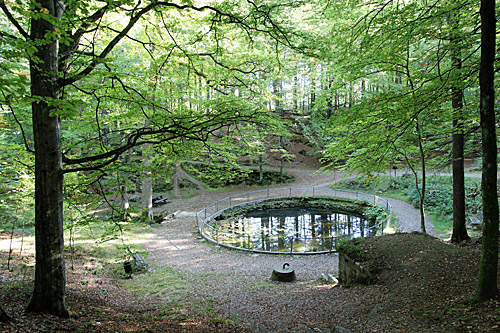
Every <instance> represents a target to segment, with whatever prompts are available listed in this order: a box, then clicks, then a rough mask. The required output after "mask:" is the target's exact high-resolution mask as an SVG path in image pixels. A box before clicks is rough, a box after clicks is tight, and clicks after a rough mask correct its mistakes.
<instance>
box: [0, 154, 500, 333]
mask: <svg viewBox="0 0 500 333" xmlns="http://www.w3.org/2000/svg"><path fill="white" fill-rule="evenodd" d="M297 166H298V167H300V169H299V168H298V167H297V168H296V169H290V170H288V171H289V172H293V174H294V175H295V176H296V182H295V183H294V184H293V185H294V186H306V185H307V186H321V185H324V184H327V183H331V182H333V181H335V180H337V179H338V178H340V175H339V174H329V175H324V174H323V175H317V176H315V177H311V173H312V170H313V169H307V168H306V166H305V165H303V164H301V163H298V165H297ZM288 186H289V185H288ZM252 189H253V188H247V187H239V188H231V189H226V190H224V191H217V192H205V191H203V193H200V195H198V196H195V197H193V198H190V199H173V200H171V202H170V203H168V204H166V205H164V206H162V207H160V208H157V210H158V211H164V212H167V211H168V213H170V214H172V215H171V218H170V219H168V220H166V221H165V222H164V223H163V224H161V225H157V226H155V227H153V230H152V232H150V233H149V234H148V235H144V239H143V240H142V241H143V242H144V243H145V244H146V245H145V247H146V249H147V250H148V256H147V257H146V260H147V261H148V263H149V270H148V271H147V272H144V273H137V274H133V275H132V277H133V278H132V279H124V278H117V276H116V273H115V274H112V272H110V270H109V268H108V267H107V266H106V264H105V263H104V262H103V260H102V259H100V258H98V257H96V256H95V255H94V254H91V253H87V252H78V253H77V257H76V259H75V264H74V267H75V268H74V269H72V268H71V267H70V266H72V265H71V262H70V261H69V260H68V262H67V266H68V269H67V299H66V302H67V306H68V309H69V311H70V315H71V316H70V318H69V319H59V318H56V317H54V316H52V315H50V314H45V313H42V314H32V313H25V312H24V308H25V306H26V304H27V302H28V298H29V295H30V291H31V286H32V280H33V276H34V269H33V262H34V256H33V249H32V248H25V249H24V250H23V255H22V256H19V255H18V254H17V251H14V252H13V253H12V260H11V262H10V265H11V266H10V269H7V257H8V252H7V251H0V263H1V264H0V280H1V281H0V305H1V306H2V307H3V308H4V310H6V312H7V313H8V314H9V315H10V316H11V317H13V318H14V320H13V321H12V322H10V323H4V324H2V323H0V331H2V332H61V331H80V332H90V331H92V332H118V331H123V332H330V331H331V330H332V329H334V328H335V327H338V326H340V327H343V328H346V329H348V330H349V331H351V332H443V331H446V332H492V331H500V301H499V300H498V299H494V300H491V301H489V302H485V303H482V304H476V303H474V302H473V301H472V298H473V296H474V293H475V288H476V285H477V275H478V274H477V272H478V267H479V259H480V251H479V247H480V244H479V242H477V241H471V242H469V243H467V244H462V245H461V246H456V245H451V244H449V243H447V242H444V241H441V240H438V239H436V238H434V237H431V236H423V235H421V234H418V233H411V231H413V229H414V228H415V226H418V225H419V221H418V219H416V218H415V216H414V215H413V214H414V210H411V209H410V208H408V207H409V206H405V205H404V204H403V203H401V207H402V208H399V212H400V214H402V215H400V216H398V218H399V226H400V228H401V229H402V230H404V231H408V232H409V233H396V234H393V235H386V236H382V237H377V238H374V239H369V240H366V241H364V242H363V243H360V245H359V246H360V249H361V250H360V252H359V253H360V256H359V258H357V259H358V260H359V261H360V262H362V263H363V264H364V265H366V266H367V267H369V268H370V269H371V270H372V271H373V272H374V273H375V274H376V281H375V283H374V284H372V285H369V286H364V285H353V286H351V287H349V288H348V287H342V286H339V285H334V284H332V282H331V281H327V280H325V279H324V278H323V277H324V276H328V274H331V275H336V274H337V270H338V257H337V255H336V254H327V255H312V256H293V257H290V256H284V255H263V254H252V253H246V252H239V251H232V250H228V249H224V248H220V247H217V246H213V245H210V244H208V243H206V242H205V241H204V240H202V239H200V237H199V235H198V234H197V231H196V221H195V218H194V213H195V212H197V211H199V210H200V209H201V208H203V207H204V206H206V205H207V204H210V203H212V202H213V201H215V200H217V199H218V198H222V197H225V196H229V195H231V194H233V193H241V192H245V191H249V190H252ZM395 204H398V203H395ZM404 212H406V213H404ZM174 213H175V214H174ZM174 215H175V217H174ZM403 215H406V216H403ZM408 216H410V217H411V218H409V217H408ZM405 217H406V219H405ZM415 219H416V220H415ZM2 239H3V240H5V241H7V240H8V235H0V240H2ZM285 261H286V262H290V264H291V267H293V268H294V269H295V271H296V274H297V281H296V282H293V283H278V282H272V281H270V275H271V271H272V269H273V268H274V267H276V266H278V265H281V264H282V263H283V262H285ZM499 276H500V274H499Z"/></svg>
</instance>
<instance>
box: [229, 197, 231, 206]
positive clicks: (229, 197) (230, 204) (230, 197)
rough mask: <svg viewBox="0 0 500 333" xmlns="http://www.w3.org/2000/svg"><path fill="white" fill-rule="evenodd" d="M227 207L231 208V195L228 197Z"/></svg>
mask: <svg viewBox="0 0 500 333" xmlns="http://www.w3.org/2000/svg"><path fill="white" fill-rule="evenodd" d="M229 208H231V197H229Z"/></svg>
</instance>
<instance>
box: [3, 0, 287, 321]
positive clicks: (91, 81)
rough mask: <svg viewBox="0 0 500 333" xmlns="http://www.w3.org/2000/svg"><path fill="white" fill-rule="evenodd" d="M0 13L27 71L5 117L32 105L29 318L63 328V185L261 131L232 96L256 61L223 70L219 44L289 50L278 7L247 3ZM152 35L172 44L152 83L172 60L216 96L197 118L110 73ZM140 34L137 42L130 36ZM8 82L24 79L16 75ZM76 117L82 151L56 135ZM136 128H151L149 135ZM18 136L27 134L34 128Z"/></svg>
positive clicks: (26, 8) (30, 8)
mask: <svg viewBox="0 0 500 333" xmlns="http://www.w3.org/2000/svg"><path fill="white" fill-rule="evenodd" d="M0 8H1V10H2V12H3V15H4V17H3V18H2V20H3V22H4V21H5V20H7V21H8V22H9V24H8V25H5V26H7V27H8V28H6V29H5V30H2V31H1V32H0V33H1V34H0V37H1V38H2V40H4V41H5V43H6V44H9V45H13V48H14V49H15V48H17V52H18V56H19V58H16V59H10V61H12V62H15V61H17V62H20V63H23V61H26V62H25V63H26V64H27V65H28V67H29V82H27V83H28V84H29V87H30V88H29V89H30V91H29V93H28V94H27V96H21V95H19V94H18V95H16V94H15V93H14V92H12V94H11V95H9V96H4V98H3V100H2V103H3V104H8V105H11V106H12V107H13V110H15V103H13V102H14V101H17V102H20V101H22V100H23V98H24V100H25V101H28V102H29V103H30V104H31V110H29V111H30V112H31V115H32V120H31V124H32V127H33V137H32V141H33V142H31V141H30V138H25V139H26V140H25V143H26V148H27V149H28V150H30V151H33V152H34V154H35V233H36V234H35V244H36V245H35V247H36V268H35V282H34V290H33V293H32V296H31V299H30V301H29V304H28V307H27V310H28V311H35V312H39V311H47V312H50V313H52V314H55V315H57V316H60V317H67V316H68V311H67V309H66V304H65V260H64V237H63V218H64V217H63V185H64V184H63V181H64V175H65V174H68V173H73V172H82V171H91V170H102V169H103V168H106V167H107V166H110V165H112V164H113V163H115V162H117V161H118V159H119V157H120V156H121V155H122V154H123V153H125V152H127V151H128V150H130V149H131V148H133V147H140V146H146V145H155V144H167V145H170V146H172V147H173V146H175V144H176V143H180V144H182V143H183V142H186V141H198V142H201V143H207V144H208V143H209V141H210V137H211V136H212V134H213V133H216V132H217V131H218V130H219V129H221V128H226V127H228V126H231V125H234V124H238V123H240V122H250V123H259V122H264V123H266V122H267V121H266V119H267V117H268V113H267V111H266V110H262V109H261V108H260V105H261V103H260V102H259V103H254V101H252V100H251V99H250V98H247V99H245V100H244V99H241V98H238V97H237V96H234V94H233V95H231V94H229V93H228V91H230V88H231V87H234V86H235V85H237V84H239V86H240V89H243V88H247V89H249V90H251V89H250V87H249V85H248V84H247V82H246V81H245V79H244V76H245V75H247V74H251V73H253V72H255V71H256V70H259V65H258V64H257V63H256V61H255V59H242V58H240V59H239V61H238V58H233V59H232V61H233V62H232V63H229V62H228V61H227V59H228V58H225V56H224V51H227V50H228V49H227V47H228V44H230V43H231V39H229V38H225V36H224V34H229V32H230V33H232V34H233V35H232V36H235V35H236V34H237V33H239V37H240V38H242V39H241V40H242V42H244V43H246V49H247V50H251V49H252V46H253V47H256V46H257V45H256V44H255V43H253V42H254V38H255V36H257V35H259V34H260V35H263V36H266V38H271V39H272V40H273V43H281V42H287V33H286V31H285V29H283V28H282V27H281V26H280V25H279V24H278V23H277V19H276V18H275V16H274V15H275V14H277V12H279V11H281V10H282V7H281V6H279V5H272V4H267V3H262V4H260V3H254V2H252V1H247V2H241V3H240V2H221V3H218V4H216V5H215V4H214V5H213V6H212V5H203V6H196V5H195V4H194V3H193V2H191V1H182V2H180V3H175V2H169V1H113V2H109V1H102V2H101V1H73V0H67V1H59V0H38V1H30V2H20V1H0ZM187 14H189V17H190V19H191V20H193V22H197V23H196V27H197V29H199V30H198V33H197V34H194V33H191V34H189V38H186V39H184V40H182V38H183V37H185V36H186V34H187V32H186V31H183V30H182V29H181V28H182V26H180V25H179V24H177V23H178V22H175V20H171V21H169V19H168V18H175V17H179V16H185V15H187ZM148 26H151V27H153V28H154V29H158V31H160V30H161V31H160V32H158V31H157V32H156V33H160V34H161V35H162V36H169V38H165V39H166V40H168V42H164V43H163V44H161V45H162V50H163V55H162V56H160V57H158V58H155V59H154V62H155V67H156V70H157V72H158V73H160V72H161V71H160V70H159V69H160V68H165V67H166V64H167V63H168V62H169V61H170V60H171V59H172V58H173V57H174V55H177V56H179V57H178V59H180V58H183V59H184V60H183V61H182V64H181V65H182V68H184V69H186V70H189V71H190V72H191V73H194V74H195V75H196V76H197V77H199V78H200V79H202V80H203V81H204V82H205V83H204V84H205V86H206V87H207V89H210V90H211V91H213V92H216V94H212V96H210V99H209V100H208V101H207V102H206V103H205V106H204V107H203V108H200V109H197V108H190V107H189V103H186V98H185V97H183V98H179V99H177V100H173V99H172V98H169V97H168V96H167V95H165V94H166V93H167V92H168V89H162V90H161V91H162V92H163V93H164V94H163V95H162V96H161V94H159V93H158V94H156V95H155V99H154V100H152V99H151V98H148V97H147V96H151V95H148V94H147V86H148V85H147V84H143V83H144V81H143V82H142V83H141V81H140V80H141V79H140V78H139V77H138V78H137V80H135V78H134V74H135V73H134V72H133V71H129V72H128V73H123V72H126V70H125V69H126V68H124V67H120V66H118V65H117V64H116V63H114V62H113V59H114V58H116V56H117V54H118V53H119V52H120V51H119V50H120V49H122V50H125V51H122V53H123V52H127V51H126V50H127V42H134V43H136V44H137V45H138V46H139V48H141V47H143V48H146V47H148V46H150V45H151V44H153V43H154V42H155V41H154V40H153V39H152V38H150V31H148V30H147V27H148ZM11 27H12V28H11ZM228 27H230V28H228ZM140 29H144V31H145V33H144V34H142V35H141V34H138V33H137V31H138V30H140ZM179 40H182V43H181V42H179ZM129 55H130V56H131V55H132V54H129ZM23 59H25V60H23ZM201 59H205V60H206V63H209V64H211V66H215V67H218V68H219V71H218V72H216V73H215V72H212V73H211V72H209V71H206V70H205V69H204V68H203V67H202V66H201V65H200V61H201ZM175 68H177V67H176V66H173V67H172V70H175ZM11 74H12V76H13V77H19V76H22V73H21V74H19V73H18V74H16V73H14V72H13V71H12V72H11ZM215 74H217V75H215ZM24 76H25V77H26V76H28V75H26V74H25V75H24ZM134 80H135V82H134ZM144 87H145V88H144ZM142 88H144V89H142ZM166 96H167V97H166ZM90 100H91V102H89V101H90ZM112 101H114V103H111V102H112ZM255 101H257V99H255ZM104 106H106V107H107V108H109V110H113V109H114V110H116V108H119V109H122V110H127V111H124V112H122V115H121V116H118V118H121V119H124V120H127V121H126V122H125V124H120V127H119V128H113V127H112V126H107V127H106V128H103V126H102V125H103V123H101V121H102V119H101V118H103V117H106V115H107V114H106V112H107V111H106V110H105V109H103V107H104ZM130 110H135V112H136V113H142V115H143V117H142V119H141V120H140V121H139V118H136V119H137V121H136V122H134V121H130V119H127V116H126V114H127V113H129V112H130ZM150 110H153V111H150ZM17 111H19V110H17ZM89 116H90V117H89ZM92 116H93V117H92ZM78 117H87V118H88V119H89V118H90V119H93V124H94V125H93V127H91V128H88V129H87V131H89V130H90V132H92V131H94V133H93V134H92V133H90V134H87V135H86V137H82V140H81V141H80V140H75V139H71V138H66V137H65V135H64V134H65V131H64V130H63V129H64V126H65V124H66V123H68V124H69V123H72V124H75V126H77V124H78V121H76V120H78ZM144 118H147V119H148V120H149V122H148V123H147V125H146V126H144ZM72 120H75V121H74V122H72ZM138 124H139V125H138ZM19 125H21V127H22V132H23V133H26V132H25V130H26V129H27V126H30V123H29V122H25V123H21V122H20V123H19ZM235 128H236V129H237V125H235ZM83 139H84V140H83Z"/></svg>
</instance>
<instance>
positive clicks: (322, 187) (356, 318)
mask: <svg viewBox="0 0 500 333" xmlns="http://www.w3.org/2000/svg"><path fill="white" fill-rule="evenodd" d="M287 172H289V173H293V174H294V175H295V177H296V182H295V183H294V184H287V186H286V187H290V186H293V187H297V188H305V187H315V193H317V194H329V193H330V194H331V192H332V190H330V189H329V187H328V185H329V184H331V183H333V182H335V181H337V180H339V179H340V178H341V176H342V175H339V174H333V175H332V174H329V175H325V174H320V175H315V176H313V171H310V170H287ZM259 189H262V188H259ZM252 190H256V188H238V189H233V190H229V191H223V192H222V191H218V192H206V193H202V194H200V195H198V196H196V197H193V198H190V199H184V200H180V199H174V200H172V201H171V202H169V203H168V204H167V205H165V206H163V207H159V208H157V209H158V210H161V209H167V210H168V212H169V213H175V218H173V219H169V220H168V221H166V222H165V223H163V224H162V225H161V226H159V227H158V228H157V229H156V230H155V232H154V233H153V234H152V235H151V237H150V238H149V240H148V244H147V250H148V251H149V256H148V261H150V262H151V263H152V264H154V265H157V266H166V267H172V268H173V269H174V270H182V271H185V272H188V273H189V274H191V276H192V278H191V280H192V281H194V284H193V285H192V286H191V287H190V290H192V292H191V296H190V297H191V299H190V300H189V302H191V303H192V304H199V305H202V306H203V304H205V303H206V302H207V299H208V300H216V303H215V307H214V309H216V311H217V313H218V315H220V316H221V317H222V318H235V320H237V321H238V322H239V324H241V325H243V326H244V327H245V328H246V329H247V330H248V331H250V332H330V330H331V329H332V328H333V327H335V326H338V325H340V326H343V327H348V328H349V329H350V330H352V331H353V332H373V331H380V332H382V331H384V332H405V331H406V329H407V327H408V322H399V321H397V320H392V321H391V322H390V323H389V322H387V321H386V320H380V319H378V318H376V317H373V316H371V314H372V313H373V314H374V313H378V312H380V311H385V310H383V307H382V306H381V305H380V304H382V303H384V304H386V303H387V304H391V302H390V301H387V299H386V298H387V292H386V291H385V290H384V289H383V288H380V287H375V286H369V287H365V288H362V289H361V288H356V287H354V288H349V289H346V288H331V286H328V285H324V284H322V283H320V282H319V280H318V278H319V277H320V276H321V274H326V275H327V274H332V275H334V276H336V275H337V272H338V256H337V254H323V255H302V256H297V255H295V256H289V255H269V254H255V253H250V252H242V251H233V250H229V249H225V248H222V247H218V246H214V245H209V244H207V242H205V241H204V240H202V239H200V236H199V234H198V232H197V222H196V218H195V214H196V212H198V211H200V210H202V209H203V208H205V207H206V206H208V205H210V204H212V203H213V202H215V201H217V200H220V199H223V198H225V197H228V196H230V195H235V194H240V193H245V192H249V191H252ZM389 202H390V203H391V205H392V208H393V214H394V215H395V216H397V217H398V219H399V225H400V227H399V229H400V231H403V232H412V231H420V214H419V212H418V210H417V209H415V208H413V207H412V206H411V205H409V204H407V203H405V202H402V201H399V200H393V199H389ZM426 228H427V231H428V233H431V234H433V232H434V229H433V227H432V223H431V222H430V221H427V225H426ZM284 262H288V263H290V267H291V268H293V269H294V270H295V272H296V275H297V282H296V283H270V275H271V272H272V270H273V268H275V267H281V266H282V265H283V263H284ZM207 273H213V274H207ZM212 305H213V304H211V303H210V304H209V306H212ZM238 318H239V319H238ZM415 325H417V327H418V323H416V324H415ZM415 325H414V326H415Z"/></svg>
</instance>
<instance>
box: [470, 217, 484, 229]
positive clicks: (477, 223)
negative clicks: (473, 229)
mask: <svg viewBox="0 0 500 333" xmlns="http://www.w3.org/2000/svg"><path fill="white" fill-rule="evenodd" d="M469 220H470V223H471V224H472V225H473V226H480V225H481V224H482V222H481V220H480V219H478V218H477V217H476V216H474V215H471V216H469Z"/></svg>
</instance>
